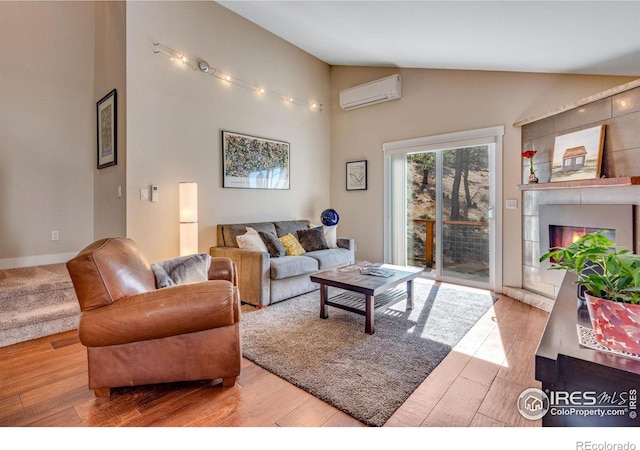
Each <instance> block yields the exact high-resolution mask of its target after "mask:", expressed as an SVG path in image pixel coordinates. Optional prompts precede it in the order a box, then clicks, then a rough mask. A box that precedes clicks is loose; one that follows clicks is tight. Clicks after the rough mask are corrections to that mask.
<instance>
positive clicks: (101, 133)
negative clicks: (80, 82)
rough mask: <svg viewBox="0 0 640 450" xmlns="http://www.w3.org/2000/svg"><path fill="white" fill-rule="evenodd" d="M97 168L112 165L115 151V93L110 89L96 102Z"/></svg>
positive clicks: (114, 160) (115, 156) (115, 161)
mask: <svg viewBox="0 0 640 450" xmlns="http://www.w3.org/2000/svg"><path fill="white" fill-rule="evenodd" d="M96 110H97V111H96V112H97V118H96V119H97V125H98V128H97V138H98V169H103V168H105V167H109V166H114V165H116V163H117V162H118V152H117V143H118V141H117V94H116V90H115V89H114V90H112V91H111V92H109V93H108V94H107V95H105V96H104V97H102V99H100V101H99V102H98V103H97V104H96Z"/></svg>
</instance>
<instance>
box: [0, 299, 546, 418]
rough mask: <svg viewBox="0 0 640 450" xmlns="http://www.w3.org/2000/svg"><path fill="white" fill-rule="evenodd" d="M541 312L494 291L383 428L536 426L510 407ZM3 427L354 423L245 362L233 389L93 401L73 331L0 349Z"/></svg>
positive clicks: (143, 390)
mask: <svg viewBox="0 0 640 450" xmlns="http://www.w3.org/2000/svg"><path fill="white" fill-rule="evenodd" d="M547 317H548V314H547V313H546V312H544V311H541V310H539V309H536V308H534V307H531V306H529V305H526V304H524V303H521V302H518V301H516V300H513V299H511V298H509V297H506V296H502V295H499V300H498V301H497V302H496V303H495V305H494V308H493V309H491V310H489V311H488V312H487V314H485V316H484V317H483V318H482V319H481V320H480V321H479V322H478V323H477V324H476V325H475V326H474V327H473V329H472V330H471V331H470V332H469V333H468V334H467V335H466V336H465V337H464V338H463V339H462V341H460V343H459V344H458V345H457V346H456V347H455V348H454V349H453V350H452V352H451V353H450V354H449V355H448V356H447V357H446V358H445V360H444V361H443V362H442V363H441V364H440V365H439V366H438V367H437V368H436V369H435V370H434V371H433V372H432V373H431V374H430V375H429V377H428V378H427V379H426V380H425V381H424V382H423V383H422V384H421V385H420V386H419V387H418V389H417V390H416V391H415V392H414V393H413V394H412V395H411V396H410V397H409V398H408V399H407V401H406V402H405V403H404V404H403V405H402V406H401V407H400V408H399V409H398V410H397V411H396V412H395V414H394V415H393V416H392V417H391V418H390V419H389V420H388V422H387V423H386V424H385V426H387V427H443V426H446V427H451V426H454V427H495V426H500V427H536V426H540V425H541V424H540V421H536V422H531V421H528V420H526V419H524V418H522V417H521V416H520V414H519V413H518V411H517V409H516V408H515V404H516V399H517V397H518V396H519V394H520V393H521V392H522V391H523V390H524V389H526V388H529V387H540V383H538V382H537V381H536V380H535V379H534V353H535V350H536V347H537V344H538V341H539V339H540V336H541V334H542V331H543V329H544V325H545V323H546V320H547ZM0 426H4V427H111V426H125V427H148V426H152V427H159V426H166V427H174V426H181V427H185V426H188V427H202V426H206V427H274V426H275V427H362V426H363V424H361V423H359V422H358V421H356V420H355V419H353V418H352V417H350V416H348V415H347V414H345V413H343V412H341V411H339V410H338V409H336V408H334V407H332V406H330V405H328V404H326V403H324V402H322V401H320V400H319V399H317V398H315V397H313V396H312V395H310V394H308V393H306V392H305V391H303V390H301V389H299V388H297V387H295V386H293V385H291V384H289V383H288V382H286V381H284V380H282V379H281V378H279V377H277V376H275V375H273V374H271V373H270V372H267V371H266V370H264V369H262V368H260V367H259V366H257V365H255V364H253V363H252V362H250V361H248V360H244V361H243V369H242V373H241V375H240V377H239V378H238V381H237V383H236V385H235V386H234V387H232V388H222V386H221V384H216V382H189V383H172V384H165V385H154V386H140V387H126V388H117V389H114V390H113V394H112V396H111V397H109V398H96V397H95V396H94V395H93V392H92V391H90V390H89V389H88V387H87V359H86V352H85V349H84V347H83V346H82V345H81V344H80V343H79V341H78V339H77V336H76V332H75V331H69V332H65V333H60V334H57V335H54V336H49V337H46V338H42V339H37V340H33V341H29V342H23V343H19V344H15V345H12V346H8V347H3V348H0Z"/></svg>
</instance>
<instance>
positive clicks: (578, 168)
mask: <svg viewBox="0 0 640 450" xmlns="http://www.w3.org/2000/svg"><path fill="white" fill-rule="evenodd" d="M603 144H604V125H598V126H597V127H592V128H587V129H585V130H580V131H575V132H573V133H569V134H564V135H562V136H557V137H556V140H555V145H554V147H553V161H552V163H551V180H550V181H552V182H554V181H571V180H589V179H595V178H599V177H600V169H601V165H602V147H603Z"/></svg>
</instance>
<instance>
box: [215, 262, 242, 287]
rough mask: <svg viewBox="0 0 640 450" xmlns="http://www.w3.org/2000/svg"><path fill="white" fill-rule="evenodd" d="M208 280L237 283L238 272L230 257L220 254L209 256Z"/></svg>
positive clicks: (235, 284)
mask: <svg viewBox="0 0 640 450" xmlns="http://www.w3.org/2000/svg"><path fill="white" fill-rule="evenodd" d="M209 279H210V280H227V281H230V282H232V283H233V285H234V286H237V285H238V274H237V271H236V265H235V263H234V262H233V260H232V259H231V258H224V257H222V256H219V257H215V258H213V257H212V258H211V266H210V267H209Z"/></svg>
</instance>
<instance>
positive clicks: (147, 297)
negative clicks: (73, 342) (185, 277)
mask: <svg viewBox="0 0 640 450" xmlns="http://www.w3.org/2000/svg"><path fill="white" fill-rule="evenodd" d="M238 310H239V298H238V295H237V288H236V287H234V286H233V284H232V283H230V282H229V281H224V280H214V281H206V282H203V283H192V284H182V285H177V286H172V287H168V288H163V289H157V290H155V291H149V292H145V293H142V294H137V295H133V296H131V297H124V298H122V299H120V300H118V301H117V302H114V303H112V304H110V305H108V306H104V307H101V308H95V309H92V310H89V311H84V312H83V313H82V314H81V316H80V324H79V327H78V332H79V337H80V342H81V343H82V344H83V345H85V346H87V347H102V346H108V345H119V344H128V343H131V342H139V341H145V340H150V339H158V338H163V337H169V336H176V335H180V334H186V333H194V332H196V331H202V330H208V329H212V328H220V327H224V326H228V325H233V324H235V323H236V322H238V321H239V320H240V316H239V314H238V312H237V311H238Z"/></svg>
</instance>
